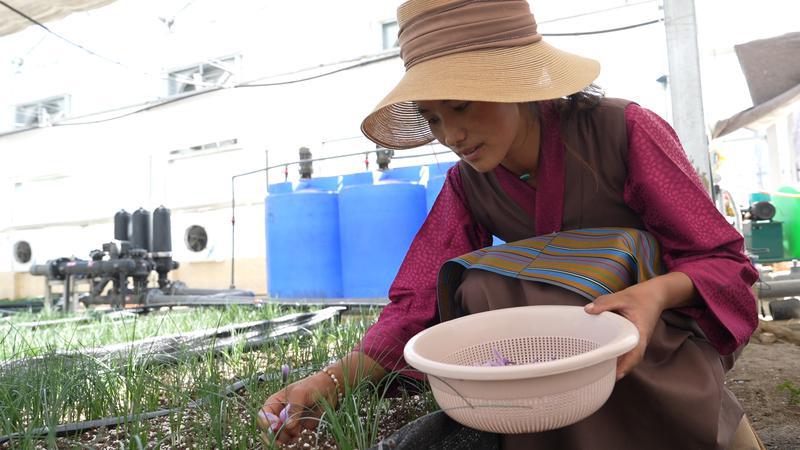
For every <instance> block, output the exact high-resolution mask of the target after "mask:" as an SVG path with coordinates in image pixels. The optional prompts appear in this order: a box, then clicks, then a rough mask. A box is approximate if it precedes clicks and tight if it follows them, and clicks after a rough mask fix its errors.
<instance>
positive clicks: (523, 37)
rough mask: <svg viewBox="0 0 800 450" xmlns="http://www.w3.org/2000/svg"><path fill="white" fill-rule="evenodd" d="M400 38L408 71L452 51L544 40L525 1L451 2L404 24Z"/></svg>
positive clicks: (511, 45)
mask: <svg viewBox="0 0 800 450" xmlns="http://www.w3.org/2000/svg"><path fill="white" fill-rule="evenodd" d="M398 37H399V42H400V49H401V50H400V56H401V57H402V58H403V61H404V63H405V66H406V70H408V69H409V68H411V67H412V66H413V65H415V64H418V63H420V62H422V61H425V60H428V59H432V58H438V57H440V56H444V55H449V54H451V53H460V52H468V51H473V50H480V49H491V48H508V47H518V46H523V45H528V44H532V43H534V42H537V41H539V40H541V39H542V37H541V35H540V34H539V33H538V32H537V31H536V21H535V20H534V18H533V14H531V11H530V7H529V6H528V2H527V1H525V0H502V1H492V2H487V1H482V0H462V1H456V2H454V3H449V4H446V5H443V6H441V7H438V8H433V9H430V10H428V11H425V12H424V13H422V14H419V15H417V16H414V17H412V18H410V19H409V20H408V21H407V22H406V23H403V24H401V25H400V33H399V36H398Z"/></svg>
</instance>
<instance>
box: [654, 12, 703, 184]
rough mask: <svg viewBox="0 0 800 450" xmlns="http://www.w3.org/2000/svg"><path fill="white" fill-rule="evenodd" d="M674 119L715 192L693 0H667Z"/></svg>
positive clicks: (693, 160) (691, 156) (696, 165)
mask: <svg viewBox="0 0 800 450" xmlns="http://www.w3.org/2000/svg"><path fill="white" fill-rule="evenodd" d="M664 27H665V29H666V35H667V36H666V37H667V59H668V62H669V78H668V82H669V89H670V93H671V99H672V122H673V125H674V127H675V131H676V132H677V133H678V137H679V138H680V140H681V142H682V143H683V148H684V149H685V150H686V154H687V156H688V157H689V161H691V163H692V165H693V166H694V169H695V170H696V171H697V173H698V175H700V179H701V180H702V182H703V185H704V186H705V188H706V190H707V191H708V192H709V193H711V192H712V184H713V180H714V178H713V174H712V172H711V159H710V158H709V155H708V137H707V136H706V126H705V124H706V121H705V116H704V114H703V90H702V86H701V83H700V57H699V55H698V49H697V21H696V19H695V10H694V0H664Z"/></svg>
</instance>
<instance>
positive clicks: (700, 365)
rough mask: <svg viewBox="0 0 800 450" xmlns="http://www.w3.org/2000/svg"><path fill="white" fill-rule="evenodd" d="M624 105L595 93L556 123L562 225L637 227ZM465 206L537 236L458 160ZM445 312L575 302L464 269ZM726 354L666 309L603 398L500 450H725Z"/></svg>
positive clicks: (494, 223) (545, 288)
mask: <svg viewBox="0 0 800 450" xmlns="http://www.w3.org/2000/svg"><path fill="white" fill-rule="evenodd" d="M627 104H628V102H625V101H622V100H614V99H604V100H603V101H602V103H601V104H600V105H599V106H598V107H596V108H594V109H592V110H588V111H581V112H579V113H578V114H577V115H576V116H574V117H573V118H572V119H570V120H569V121H567V122H566V123H562V130H561V135H562V139H563V140H564V144H565V147H566V150H567V151H566V154H565V155H564V169H565V188H564V204H563V219H562V224H561V230H573V229H579V228H595V227H632V228H638V229H644V224H643V223H642V221H641V219H640V218H639V217H638V216H637V215H636V214H635V213H634V212H633V211H631V210H630V209H629V208H628V207H627V206H626V204H625V202H624V200H623V189H624V185H625V180H626V177H627V167H626V160H627V151H628V143H627V131H626V125H625V113H624V111H625V107H626V106H627ZM459 171H460V174H461V180H462V183H463V188H464V192H465V195H466V198H467V202H468V206H469V208H470V210H471V212H472V214H473V217H474V218H475V220H476V221H477V222H479V223H480V224H481V225H483V226H484V227H485V228H486V229H487V230H488V231H489V232H491V233H492V234H494V235H496V236H498V237H500V238H501V239H503V240H505V241H507V242H510V241H515V240H520V239H525V238H528V237H531V236H535V235H537V233H536V230H535V224H534V220H533V219H532V218H531V217H530V216H528V215H527V214H526V213H525V211H524V210H522V209H521V208H520V207H519V206H518V205H517V204H515V203H514V202H513V200H512V199H511V198H509V196H508V195H507V194H506V193H505V192H504V191H503V189H502V188H501V186H500V184H499V183H498V180H497V178H496V176H495V175H494V174H493V173H491V172H489V173H485V174H482V173H478V172H476V171H475V170H474V169H472V168H471V167H470V166H469V165H468V164H465V163H463V162H462V163H461V165H460V166H459ZM453 290H454V291H455V298H454V302H455V303H456V305H442V303H441V302H442V299H441V298H440V314H441V316H442V317H441V320H448V319H450V318H453V316H452V313H451V312H450V311H456V310H463V311H466V312H467V313H476V312H480V311H486V310H491V309H498V308H507V307H513V306H525V305H537V304H566V305H584V304H586V299H585V298H583V297H581V296H579V295H578V294H575V293H573V292H570V291H567V290H565V289H562V288H559V287H555V286H551V285H546V284H542V283H536V282H531V281H522V280H518V279H515V278H509V277H504V276H501V275H498V274H495V273H492V272H488V271H483V270H467V271H465V272H464V276H463V278H462V280H461V282H460V284H459V285H458V287H455V288H453ZM733 360H734V357H733V356H726V357H721V356H720V354H719V353H718V352H717V351H716V350H715V349H714V347H712V345H711V344H710V343H709V342H708V340H707V339H706V338H705V336H704V334H703V332H702V331H701V330H700V329H699V327H698V326H697V325H696V323H695V322H694V320H692V319H691V318H689V317H686V316H684V315H681V314H679V313H677V312H674V311H667V312H665V313H664V314H663V315H662V318H661V320H660V322H659V323H658V324H657V326H656V329H655V331H654V333H653V337H652V338H651V341H650V343H649V345H648V348H647V351H646V354H645V357H644V360H643V361H642V362H641V363H640V364H639V365H638V366H637V367H636V368H635V369H634V370H633V371H632V372H631V373H629V374H628V375H627V376H625V377H624V378H623V379H622V380H620V381H619V382H618V383H617V384H616V386H615V388H614V391H613V393H612V394H611V397H610V399H609V400H608V402H607V403H606V404H605V405H604V406H603V407H602V408H601V409H600V410H598V411H597V412H596V413H595V414H593V415H591V416H589V417H588V418H586V419H584V420H582V421H581V422H578V423H576V424H574V425H571V426H568V427H565V428H561V429H558V430H553V431H547V432H542V433H534V434H523V435H505V436H502V437H501V442H502V447H503V448H508V449H609V450H625V449H630V450H644V449H647V450H656V449H665V450H666V449H670V450H674V449H698V450H699V449H703V450H706V449H720V450H722V449H727V448H729V446H730V445H731V441H732V438H733V436H734V432H735V431H736V429H737V426H738V425H739V424H740V421H741V420H742V416H743V412H742V408H741V406H740V405H739V403H738V402H737V400H736V399H735V397H734V396H733V394H732V393H731V392H730V391H728V390H727V389H726V388H725V386H724V374H725V372H726V371H727V370H728V369H730V367H731V366H732V364H733Z"/></svg>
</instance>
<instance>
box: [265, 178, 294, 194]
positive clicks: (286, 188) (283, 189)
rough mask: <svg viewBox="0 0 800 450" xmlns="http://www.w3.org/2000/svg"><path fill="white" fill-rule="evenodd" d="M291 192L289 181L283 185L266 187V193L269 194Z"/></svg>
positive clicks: (276, 184)
mask: <svg viewBox="0 0 800 450" xmlns="http://www.w3.org/2000/svg"><path fill="white" fill-rule="evenodd" d="M292 190H293V189H292V183H291V182H289V181H286V182H284V183H275V184H270V185H269V186H267V191H268V192H269V193H270V194H286V193H287V192H292Z"/></svg>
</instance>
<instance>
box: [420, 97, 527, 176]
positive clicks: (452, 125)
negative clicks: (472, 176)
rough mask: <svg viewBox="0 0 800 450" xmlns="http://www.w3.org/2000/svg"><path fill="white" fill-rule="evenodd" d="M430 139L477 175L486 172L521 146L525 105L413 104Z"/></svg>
mask: <svg viewBox="0 0 800 450" xmlns="http://www.w3.org/2000/svg"><path fill="white" fill-rule="evenodd" d="M416 104H417V108H418V109H419V112H420V114H421V115H422V117H424V118H425V120H427V121H428V125H429V126H430V128H431V133H432V134H433V136H434V137H435V138H436V139H437V140H438V141H439V142H441V143H442V144H443V145H445V146H447V147H448V148H450V150H452V151H453V152H455V153H456V154H457V155H458V156H459V157H460V158H461V159H463V160H464V161H465V162H467V163H468V164H469V165H470V166H472V167H473V168H474V169H475V170H477V171H478V172H488V171H491V170H493V169H494V168H495V167H497V165H498V164H500V163H501V162H502V161H503V160H504V159H506V157H507V156H508V155H509V153H510V152H511V153H515V152H517V151H518V150H519V149H521V148H522V147H523V145H524V141H525V139H526V136H527V130H528V126H529V124H530V115H529V114H525V112H526V111H527V109H526V108H525V105H523V104H519V103H493V102H478V101H462V100H426V101H418V102H416Z"/></svg>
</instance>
